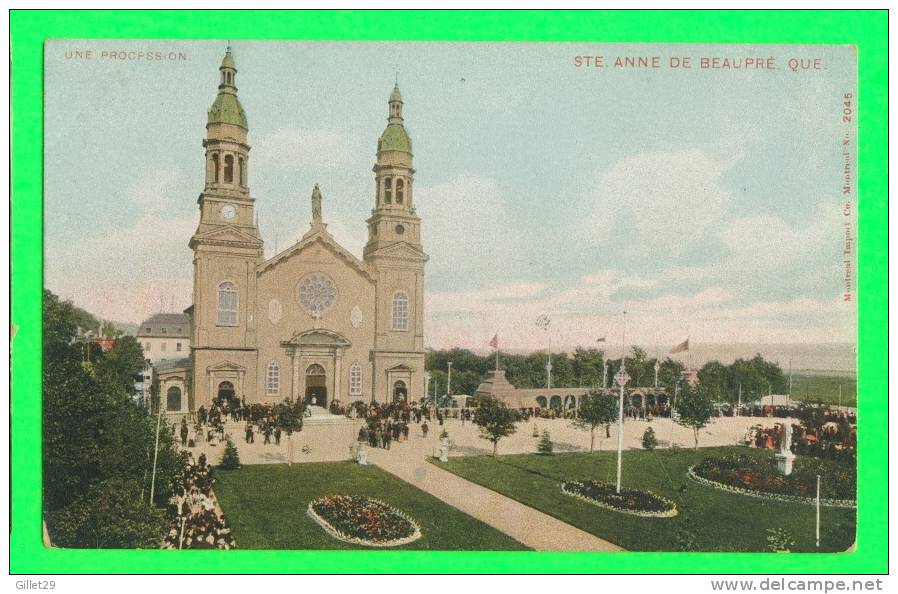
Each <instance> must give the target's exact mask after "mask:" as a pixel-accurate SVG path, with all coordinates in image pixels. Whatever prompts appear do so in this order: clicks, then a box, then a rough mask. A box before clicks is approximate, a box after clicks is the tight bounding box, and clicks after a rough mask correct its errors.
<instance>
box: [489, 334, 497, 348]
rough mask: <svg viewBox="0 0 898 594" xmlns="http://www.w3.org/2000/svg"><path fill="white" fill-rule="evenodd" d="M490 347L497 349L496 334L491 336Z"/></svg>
mask: <svg viewBox="0 0 898 594" xmlns="http://www.w3.org/2000/svg"><path fill="white" fill-rule="evenodd" d="M490 346H491V347H493V348H494V349H498V348H499V335H498V334H496V335H495V336H493V339H492V340H491V341H490Z"/></svg>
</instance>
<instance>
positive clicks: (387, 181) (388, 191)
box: [384, 177, 393, 204]
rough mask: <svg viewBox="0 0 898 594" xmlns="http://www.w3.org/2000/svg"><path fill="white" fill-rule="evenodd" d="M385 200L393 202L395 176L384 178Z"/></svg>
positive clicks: (388, 202)
mask: <svg viewBox="0 0 898 594" xmlns="http://www.w3.org/2000/svg"><path fill="white" fill-rule="evenodd" d="M384 201H385V202H386V203H387V204H392V203H393V178H392V177H385V178H384Z"/></svg>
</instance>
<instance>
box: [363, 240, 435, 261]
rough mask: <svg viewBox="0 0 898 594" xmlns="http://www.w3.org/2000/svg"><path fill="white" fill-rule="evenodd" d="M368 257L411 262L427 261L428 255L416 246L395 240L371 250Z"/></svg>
mask: <svg viewBox="0 0 898 594" xmlns="http://www.w3.org/2000/svg"><path fill="white" fill-rule="evenodd" d="M366 257H368V258H393V259H397V260H407V261H413V262H427V260H428V259H429V257H428V256H427V254H425V253H424V251H423V250H421V249H420V248H416V247H414V246H412V245H410V244H408V243H405V242H396V243H394V244H392V245H388V246H387V247H384V248H381V249H379V250H377V251H376V252H371V253H370V254H368V255H367V256H366Z"/></svg>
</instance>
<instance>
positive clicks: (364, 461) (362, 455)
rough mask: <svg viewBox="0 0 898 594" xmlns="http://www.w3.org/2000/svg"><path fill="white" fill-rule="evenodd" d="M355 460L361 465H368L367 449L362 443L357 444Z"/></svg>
mask: <svg viewBox="0 0 898 594" xmlns="http://www.w3.org/2000/svg"><path fill="white" fill-rule="evenodd" d="M356 460H357V461H358V463H359V464H360V465H361V466H368V450H367V449H366V448H365V446H364V444H361V443H360V444H359V453H358V457H357V458H356Z"/></svg>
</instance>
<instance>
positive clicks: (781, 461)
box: [775, 452, 795, 476]
mask: <svg viewBox="0 0 898 594" xmlns="http://www.w3.org/2000/svg"><path fill="white" fill-rule="evenodd" d="M775 457H776V468H777V470H779V472H780V474H782V475H783V476H789V475H790V474H792V463H793V462H794V461H795V454H793V453H792V452H779V453H778V454H776V456H775Z"/></svg>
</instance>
